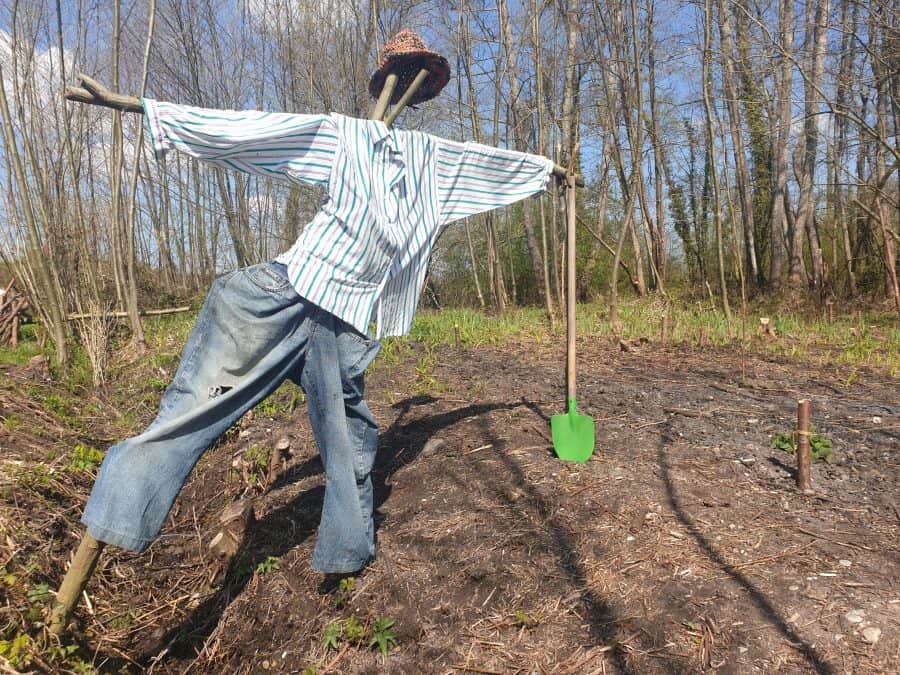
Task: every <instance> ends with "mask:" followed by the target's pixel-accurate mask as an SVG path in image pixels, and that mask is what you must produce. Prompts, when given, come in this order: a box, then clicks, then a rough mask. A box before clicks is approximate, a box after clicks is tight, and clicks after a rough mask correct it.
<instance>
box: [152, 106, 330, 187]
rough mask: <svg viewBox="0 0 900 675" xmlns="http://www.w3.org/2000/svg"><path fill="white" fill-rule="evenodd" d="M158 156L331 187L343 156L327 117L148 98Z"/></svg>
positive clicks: (153, 139) (153, 140)
mask: <svg viewBox="0 0 900 675" xmlns="http://www.w3.org/2000/svg"><path fill="white" fill-rule="evenodd" d="M142 103H143V105H144V113H145V116H146V120H147V126H148V127H149V132H150V138H151V139H152V143H153V149H154V151H155V153H156V156H157V158H161V157H163V156H164V155H165V154H166V153H167V152H168V151H170V150H172V149H175V150H178V151H180V152H183V153H185V154H188V155H190V156H192V157H196V158H197V159H200V160H202V161H204V162H208V163H210V164H214V165H216V166H219V167H222V168H229V169H236V170H238V171H244V172H246V173H252V174H256V175H259V176H265V177H267V178H282V179H283V178H287V179H289V180H292V181H296V182H301V183H310V184H314V185H327V184H328V178H329V176H330V174H331V167H332V164H333V163H334V157H335V154H336V152H337V147H338V138H337V128H336V125H335V124H334V121H333V120H332V119H331V117H330V116H329V115H327V114H323V115H293V114H289V113H270V112H261V111H256V110H248V111H235V110H212V109H207V108H196V107H194V106H187V105H177V104H174V103H163V102H161V101H154V100H153V99H149V98H145V99H142Z"/></svg>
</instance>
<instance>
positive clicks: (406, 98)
mask: <svg viewBox="0 0 900 675" xmlns="http://www.w3.org/2000/svg"><path fill="white" fill-rule="evenodd" d="M428 73H429V70H428V68H422V69H421V70H420V71H419V72H418V74H417V75H416V79H414V80H413V81H412V82H411V83H410V85H409V86H408V87H407V88H406V91H404V92H403V96H401V97H400V100H399V101H397V105H395V106H394V107H393V109H392V110H391V112H389V113H388V114H387V116H386V117H385V118H384V123H385V124H386V125H387V126H391V125H392V124H393V123H394V120H395V119H397V115H399V114H400V112H401V111H402V110H403V109H404V108H405V107H406V106H407V104H409V102H410V101H411V100H412V97H413V95H414V94H415V93H416V92H417V91H418V90H419V87H421V86H422V83H423V82H424V81H425V78H426V77H428Z"/></svg>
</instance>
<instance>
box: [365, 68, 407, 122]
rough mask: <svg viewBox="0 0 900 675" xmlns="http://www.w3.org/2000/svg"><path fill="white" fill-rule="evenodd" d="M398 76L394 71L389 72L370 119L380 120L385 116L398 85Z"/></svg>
mask: <svg viewBox="0 0 900 675" xmlns="http://www.w3.org/2000/svg"><path fill="white" fill-rule="evenodd" d="M399 79H400V78H398V77H397V76H396V75H395V74H394V73H389V74H388V76H387V78H386V79H385V81H384V87H383V88H382V89H381V95H380V96H379V97H378V101H377V102H376V103H375V107H374V108H373V109H372V114H371V115H370V116H369V119H372V120H380V119H381V118H382V117H384V113H385V111H386V110H387V108H388V105H390V102H391V96H392V95H393V93H394V88H395V87H396V86H397V81H398V80H399Z"/></svg>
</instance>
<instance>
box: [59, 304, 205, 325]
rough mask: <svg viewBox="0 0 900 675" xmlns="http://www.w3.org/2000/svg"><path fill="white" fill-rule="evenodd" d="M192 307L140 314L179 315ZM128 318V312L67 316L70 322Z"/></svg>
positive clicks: (88, 313)
mask: <svg viewBox="0 0 900 675" xmlns="http://www.w3.org/2000/svg"><path fill="white" fill-rule="evenodd" d="M190 309H191V308H190V306H189V305H185V306H184V307H169V308H167V309H144V310H141V311H140V312H138V314H140V315H141V316H160V315H162V314H178V313H179V312H189V311H190ZM127 316H128V312H106V313H103V314H92V313H90V312H87V313H83V314H68V315H66V319H68V320H69V321H74V320H76V319H95V318H100V317H103V318H109V319H122V318H125V317H127Z"/></svg>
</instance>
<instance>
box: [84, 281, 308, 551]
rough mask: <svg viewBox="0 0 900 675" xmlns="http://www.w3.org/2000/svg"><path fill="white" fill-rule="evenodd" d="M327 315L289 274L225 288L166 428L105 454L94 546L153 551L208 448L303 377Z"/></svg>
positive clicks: (168, 405) (204, 317)
mask: <svg viewBox="0 0 900 675" xmlns="http://www.w3.org/2000/svg"><path fill="white" fill-rule="evenodd" d="M318 313H320V310H318V309H317V308H316V307H315V306H313V305H311V304H310V303H307V302H306V301H304V300H303V299H302V298H300V297H299V296H298V295H297V294H296V292H295V291H294V290H293V289H292V288H291V287H290V284H289V283H288V281H287V279H286V277H285V274H284V268H283V266H282V265H278V264H273V263H265V264H263V265H256V266H254V267H250V268H247V269H244V270H239V271H238V272H235V273H232V274H230V275H226V276H225V277H222V278H221V279H218V280H217V281H216V282H215V283H214V284H213V287H212V289H211V291H210V293H209V295H208V296H207V299H206V302H205V303H204V305H203V308H202V310H201V312H200V315H199V317H198V319H197V323H196V324H195V326H194V330H193V332H192V334H191V336H190V338H189V339H188V342H187V345H186V348H185V351H184V354H183V355H182V360H181V363H180V365H179V367H178V372H177V373H176V375H175V379H174V380H173V382H172V384H171V385H170V386H169V388H168V389H167V390H166V392H165V394H164V395H163V398H162V401H161V403H160V410H159V414H158V416H157V418H156V419H155V420H154V421H153V423H152V424H151V425H150V426H149V427H148V428H147V430H146V431H144V432H143V433H142V434H140V435H139V436H136V437H134V438H130V439H127V440H125V441H123V442H122V443H119V444H118V445H116V446H113V447H112V448H110V449H109V451H108V452H107V453H106V457H105V458H104V461H103V464H102V466H101V467H100V473H99V475H98V477H97V482H96V484H95V485H94V489H93V491H92V492H91V496H90V499H89V500H88V503H87V506H86V507H85V511H84V515H83V517H82V522H83V523H84V524H85V525H87V527H88V532H89V533H90V534H91V536H93V537H94V538H96V539H99V540H100V541H104V542H107V543H110V544H115V545H117V546H121V547H123V548H127V549H131V550H134V551H142V550H144V549H145V548H147V546H149V545H150V543H151V542H152V541H153V539H155V538H156V536H157V534H158V533H159V530H160V528H161V527H162V525H163V522H164V521H165V518H166V516H167V515H168V513H169V511H170V510H171V508H172V504H173V503H174V501H175V498H176V496H177V495H178V492H179V491H180V490H181V487H182V485H183V484H184V481H185V480H186V478H187V476H188V474H189V473H190V471H191V469H192V468H193V467H194V465H195V464H196V462H197V461H198V460H199V458H200V456H201V455H202V454H203V452H204V451H205V450H206V448H208V447H209V446H210V445H211V444H212V443H213V442H214V441H215V440H216V439H217V438H218V437H219V436H221V435H222V434H223V433H224V432H225V431H226V430H227V429H228V428H229V427H230V426H231V425H232V424H234V423H235V422H236V421H237V420H238V419H240V417H241V416H242V415H243V414H244V413H245V412H246V411H247V410H249V409H250V408H252V407H253V406H254V405H256V404H257V403H259V402H260V401H262V400H263V399H264V398H265V397H266V396H267V395H268V394H270V393H271V392H272V391H273V390H274V389H275V388H277V387H278V386H279V385H280V384H281V382H282V381H284V379H285V378H286V377H287V376H288V375H289V374H290V373H292V372H296V371H299V370H301V369H302V367H303V359H304V357H305V355H306V351H307V348H308V346H309V337H310V329H311V325H312V317H313V316H315V315H316V314H318Z"/></svg>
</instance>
